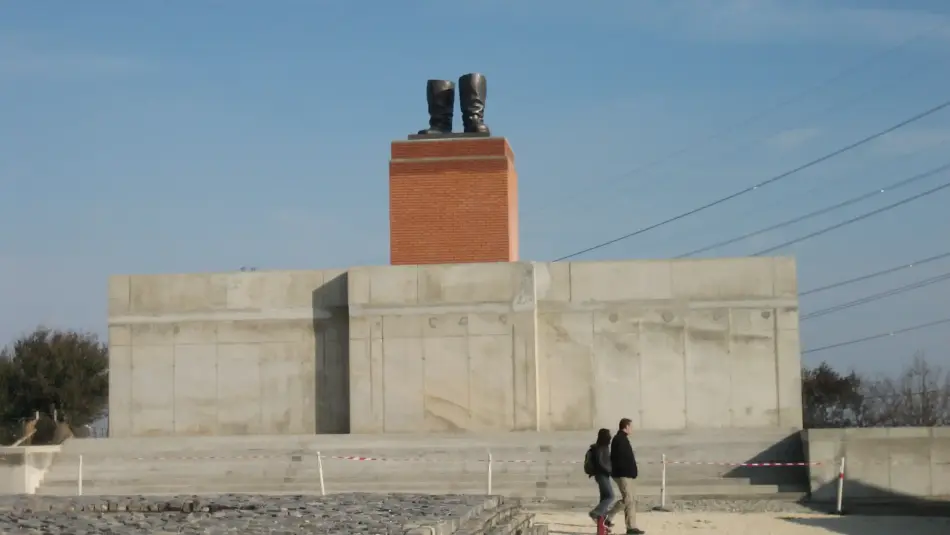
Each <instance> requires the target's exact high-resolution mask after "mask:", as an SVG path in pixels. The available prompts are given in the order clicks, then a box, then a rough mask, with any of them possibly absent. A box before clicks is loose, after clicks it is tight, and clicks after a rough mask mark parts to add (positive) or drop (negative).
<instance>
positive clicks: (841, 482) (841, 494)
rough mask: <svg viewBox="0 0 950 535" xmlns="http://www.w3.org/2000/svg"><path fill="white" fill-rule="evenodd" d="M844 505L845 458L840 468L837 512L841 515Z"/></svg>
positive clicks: (842, 459)
mask: <svg viewBox="0 0 950 535" xmlns="http://www.w3.org/2000/svg"><path fill="white" fill-rule="evenodd" d="M843 504H844V457H842V458H841V466H839V467H838V503H837V507H836V508H835V512H837V513H838V514H839V515H840V514H841V511H842V505H843Z"/></svg>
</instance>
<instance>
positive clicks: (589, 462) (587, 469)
mask: <svg viewBox="0 0 950 535" xmlns="http://www.w3.org/2000/svg"><path fill="white" fill-rule="evenodd" d="M584 473H585V474H587V475H589V476H594V475H596V474H597V450H595V449H594V447H593V446H591V447H590V449H588V450H587V453H586V454H585V455H584Z"/></svg>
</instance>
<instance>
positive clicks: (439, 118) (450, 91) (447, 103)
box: [426, 80, 455, 131]
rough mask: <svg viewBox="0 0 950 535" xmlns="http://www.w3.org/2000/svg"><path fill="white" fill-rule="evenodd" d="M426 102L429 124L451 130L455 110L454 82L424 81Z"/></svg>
mask: <svg viewBox="0 0 950 535" xmlns="http://www.w3.org/2000/svg"><path fill="white" fill-rule="evenodd" d="M426 102H427V103H428V105H429V124H430V125H431V126H433V127H436V126H439V127H444V128H445V129H446V130H448V131H451V130H452V115H453V114H454V112H455V84H454V83H452V82H451V81H450V80H429V81H428V82H427V83H426Z"/></svg>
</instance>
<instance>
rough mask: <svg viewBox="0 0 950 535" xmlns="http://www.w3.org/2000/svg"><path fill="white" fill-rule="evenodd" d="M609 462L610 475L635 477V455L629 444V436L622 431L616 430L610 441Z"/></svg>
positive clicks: (636, 473)
mask: <svg viewBox="0 0 950 535" xmlns="http://www.w3.org/2000/svg"><path fill="white" fill-rule="evenodd" d="M610 464H611V472H610V475H611V476H613V477H629V478H632V479H636V478H637V475H638V472H637V457H636V455H634V453H633V446H631V445H630V437H629V436H627V434H626V433H624V432H623V431H618V432H617V434H616V435H614V438H613V440H612V441H611V442H610Z"/></svg>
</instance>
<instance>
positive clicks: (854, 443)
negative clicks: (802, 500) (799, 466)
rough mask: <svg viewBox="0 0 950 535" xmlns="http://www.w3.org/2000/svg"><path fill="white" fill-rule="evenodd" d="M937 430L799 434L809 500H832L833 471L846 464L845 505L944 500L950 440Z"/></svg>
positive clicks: (813, 430)
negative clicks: (864, 501)
mask: <svg viewBox="0 0 950 535" xmlns="http://www.w3.org/2000/svg"><path fill="white" fill-rule="evenodd" d="M941 431H943V430H942V429H941V428H926V427H916V428H911V427H903V428H867V429H811V430H808V431H806V432H805V433H804V437H805V444H806V447H807V451H808V459H809V461H812V462H818V463H822V464H821V466H815V467H813V468H812V469H811V477H810V480H811V482H810V485H811V490H812V495H813V497H815V498H816V499H818V500H826V501H831V500H834V499H835V488H836V476H837V470H836V469H837V466H838V463H839V462H840V458H841V457H845V458H846V459H847V465H846V470H845V491H844V499H845V503H847V502H848V501H852V500H860V499H865V498H875V499H881V498H886V499H889V500H903V499H907V498H933V497H938V498H939V497H946V496H947V494H948V488H947V478H946V477H942V476H945V475H946V473H945V470H946V466H947V462H948V460H950V435H943V434H942V433H941Z"/></svg>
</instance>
